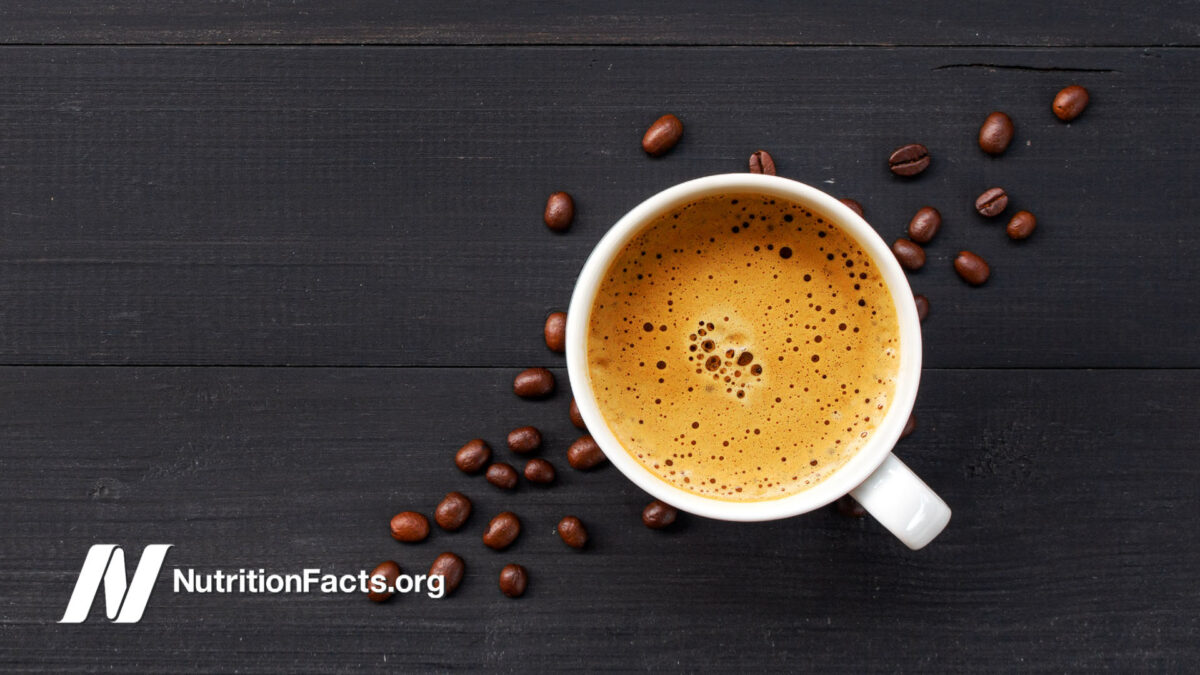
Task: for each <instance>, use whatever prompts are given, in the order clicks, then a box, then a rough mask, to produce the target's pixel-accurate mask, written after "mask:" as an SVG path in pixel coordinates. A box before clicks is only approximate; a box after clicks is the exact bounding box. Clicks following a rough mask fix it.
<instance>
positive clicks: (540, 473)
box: [525, 459, 554, 484]
mask: <svg viewBox="0 0 1200 675" xmlns="http://www.w3.org/2000/svg"><path fill="white" fill-rule="evenodd" d="M525 480H528V481H529V482H530V483H542V484H545V483H553V482H554V465H553V464H551V463H550V462H547V461H546V460H544V459H531V460H529V461H528V462H526V463H525Z"/></svg>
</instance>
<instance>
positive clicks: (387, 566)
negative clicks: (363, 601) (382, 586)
mask: <svg viewBox="0 0 1200 675" xmlns="http://www.w3.org/2000/svg"><path fill="white" fill-rule="evenodd" d="M399 576H400V565H398V564H396V561H395V560H384V561H383V562H381V563H379V565H378V566H377V567H376V568H375V569H373V570H371V574H370V575H369V577H368V578H369V579H370V580H371V581H370V582H369V583H370V585H369V586H367V588H368V590H367V597H368V598H370V599H371V601H372V602H383V601H384V600H387V599H388V598H390V597H392V591H390V590H386V591H377V590H375V589H374V585H375V584H376V583H378V582H377V581H376V580H375V577H382V578H383V579H384V583H386V584H387V587H388V588H389V589H391V588H395V587H396V579H397V578H399Z"/></svg>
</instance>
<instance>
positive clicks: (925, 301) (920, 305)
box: [913, 294, 929, 323]
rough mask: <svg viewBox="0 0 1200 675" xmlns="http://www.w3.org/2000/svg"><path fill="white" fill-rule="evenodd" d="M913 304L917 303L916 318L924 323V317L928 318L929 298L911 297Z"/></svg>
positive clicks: (921, 296)
mask: <svg viewBox="0 0 1200 675" xmlns="http://www.w3.org/2000/svg"><path fill="white" fill-rule="evenodd" d="M913 302H915V303H917V318H918V319H920V321H921V323H925V317H927V316H929V298H927V297H925V296H923V295H919V294H918V295H914V296H913Z"/></svg>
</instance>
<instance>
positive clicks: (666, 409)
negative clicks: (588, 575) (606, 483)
mask: <svg viewBox="0 0 1200 675" xmlns="http://www.w3.org/2000/svg"><path fill="white" fill-rule="evenodd" d="M899 347H900V338H899V327H898V323H897V318H896V312H895V304H894V302H893V299H892V296H891V293H890V291H889V289H888V287H887V286H886V285H885V283H884V281H883V278H882V274H881V270H880V268H879V266H878V265H877V264H876V263H875V262H874V261H873V260H872V259H871V257H870V256H869V255H868V254H867V253H866V252H865V251H864V250H863V247H862V246H861V245H860V244H859V243H858V242H857V241H856V240H855V239H853V238H852V237H851V236H849V235H848V234H846V233H845V232H844V231H842V230H841V229H840V228H838V227H837V226H835V225H834V224H832V223H831V222H830V221H829V219H828V217H827V216H826V215H825V214H823V213H819V212H816V211H814V210H812V209H811V208H808V207H805V206H802V205H800V204H797V203H794V202H791V201H788V200H784V199H779V198H773V197H764V196H762V195H754V194H724V195H717V196H712V197H706V198H703V199H700V200H697V201H695V202H692V203H690V204H687V205H685V206H682V207H679V208H676V209H673V210H671V211H668V212H666V213H664V214H663V215H661V216H659V217H658V218H656V219H655V220H654V221H653V222H652V223H650V224H648V225H647V226H646V227H645V228H643V229H642V230H641V231H640V232H639V233H638V234H637V235H635V236H634V237H633V239H632V240H630V242H629V243H628V244H626V245H625V247H624V249H623V250H622V251H621V253H620V254H619V255H618V256H617V257H616V258H615V259H614V261H613V263H612V264H611V265H610V266H609V269H608V271H607V272H606V273H605V275H604V278H603V279H602V281H601V283H600V286H599V289H598V292H597V295H596V299H595V301H594V304H593V308H592V314H591V317H590V321H589V325H588V335H587V366H588V371H589V375H590V377H591V380H592V390H593V392H594V394H595V396H596V402H597V404H598V406H599V409H600V411H601V413H602V415H603V417H604V419H605V421H606V422H607V423H608V425H609V428H610V430H611V431H612V432H613V434H614V435H615V436H616V438H617V440H618V441H619V442H620V443H621V445H622V446H623V447H624V448H625V449H626V450H627V451H628V452H629V453H630V454H631V455H632V456H633V457H635V458H636V459H637V460H638V462H639V463H641V464H642V465H643V466H644V467H645V468H646V469H648V470H649V471H651V472H652V473H654V474H655V475H657V476H658V477H660V478H661V479H662V480H664V481H666V482H667V483H669V484H671V485H674V486H675V487H678V488H680V489H683V490H686V491H689V492H693V493H696V494H700V495H703V496H706V497H713V498H718V499H725V500H731V501H760V500H766V499H775V498H779V497H784V496H787V495H791V494H795V493H797V492H800V491H802V490H805V489H806V488H809V487H811V486H813V485H815V484H817V483H818V482H820V481H821V480H822V479H824V478H826V477H827V476H829V475H830V474H831V473H833V472H834V471H836V470H837V469H838V468H839V467H840V466H842V465H843V464H845V462H846V461H847V460H848V459H849V458H850V457H852V456H853V455H854V454H855V453H856V452H857V451H858V450H859V449H860V448H862V447H863V446H864V445H865V444H866V443H867V442H868V440H869V439H870V438H871V435H872V433H873V432H874V431H875V429H876V426H877V425H878V424H879V423H880V422H882V421H883V419H884V416H885V415H886V413H887V411H888V407H889V405H890V403H891V400H892V398H893V395H892V394H893V391H894V389H895V380H896V376H897V372H898V367H899V360H900V354H899Z"/></svg>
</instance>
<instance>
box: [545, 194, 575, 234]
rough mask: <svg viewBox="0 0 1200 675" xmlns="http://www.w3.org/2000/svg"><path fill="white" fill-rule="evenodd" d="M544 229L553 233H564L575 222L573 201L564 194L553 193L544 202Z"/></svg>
mask: <svg viewBox="0 0 1200 675" xmlns="http://www.w3.org/2000/svg"><path fill="white" fill-rule="evenodd" d="M542 220H543V221H545V222H546V227H548V228H550V229H552V230H554V231H555V232H566V231H567V228H569V227H571V221H573V220H575V200H573V199H571V195H569V194H567V193H565V192H555V193H554V194H552V195H550V198H549V199H547V200H546V211H545V213H543V214H542Z"/></svg>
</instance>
